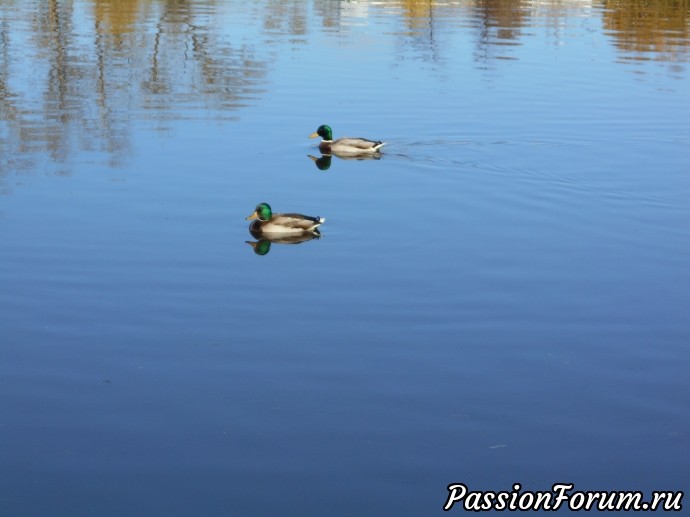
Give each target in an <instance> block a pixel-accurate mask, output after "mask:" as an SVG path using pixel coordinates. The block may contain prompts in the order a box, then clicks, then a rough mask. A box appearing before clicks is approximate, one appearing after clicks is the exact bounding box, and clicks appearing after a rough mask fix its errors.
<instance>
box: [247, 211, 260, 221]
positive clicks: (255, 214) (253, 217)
mask: <svg viewBox="0 0 690 517" xmlns="http://www.w3.org/2000/svg"><path fill="white" fill-rule="evenodd" d="M257 217H259V213H258V212H257V211H256V210H255V211H254V213H253V214H252V215H250V216H249V217H245V218H244V220H245V221H251V220H252V219H256V218H257Z"/></svg>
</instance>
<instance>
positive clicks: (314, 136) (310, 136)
mask: <svg viewBox="0 0 690 517" xmlns="http://www.w3.org/2000/svg"><path fill="white" fill-rule="evenodd" d="M317 136H319V134H318V133H317V132H314V133H312V134H311V135H309V138H316V137H317Z"/></svg>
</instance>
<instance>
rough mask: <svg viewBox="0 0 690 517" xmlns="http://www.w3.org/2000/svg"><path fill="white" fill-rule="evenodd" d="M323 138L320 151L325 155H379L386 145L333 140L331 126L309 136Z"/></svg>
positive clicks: (347, 139) (369, 141)
mask: <svg viewBox="0 0 690 517" xmlns="http://www.w3.org/2000/svg"><path fill="white" fill-rule="evenodd" d="M317 136H320V137H321V138H322V140H321V143H320V144H319V149H320V150H321V152H322V153H324V154H335V155H338V154H343V155H357V154H374V153H378V152H379V149H381V147H383V146H384V145H386V143H385V142H381V141H376V142H375V141H373V140H367V139H366V138H350V137H345V138H339V139H338V140H333V131H332V130H331V126H327V125H325V124H324V125H323V126H319V129H317V130H316V131H315V132H314V133H312V134H311V135H309V138H316V137H317Z"/></svg>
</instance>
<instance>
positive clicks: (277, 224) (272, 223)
mask: <svg viewBox="0 0 690 517" xmlns="http://www.w3.org/2000/svg"><path fill="white" fill-rule="evenodd" d="M246 219H247V220H248V221H250V220H251V221H252V223H251V224H250V225H249V231H250V232H251V233H252V234H278V233H281V234H301V233H306V232H309V233H316V234H318V233H319V230H318V226H319V225H320V224H323V223H324V222H325V221H326V219H324V218H323V217H311V216H308V215H302V214H294V213H291V214H274V213H273V211H272V210H271V206H270V205H269V204H268V203H259V204H258V205H256V209H254V212H252V214H251V215H250V216H249V217H247V218H246Z"/></svg>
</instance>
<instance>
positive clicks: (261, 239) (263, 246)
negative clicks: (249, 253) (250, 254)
mask: <svg viewBox="0 0 690 517" xmlns="http://www.w3.org/2000/svg"><path fill="white" fill-rule="evenodd" d="M249 233H251V234H252V237H254V238H255V239H257V240H256V241H245V242H246V243H247V244H249V245H250V246H251V247H252V248H253V249H254V253H256V254H257V255H266V254H268V252H269V251H271V244H274V243H275V244H301V243H303V242H307V241H311V240H313V239H319V238H320V237H321V233H320V232H319V231H318V230H313V231H305V232H302V233H300V234H291V235H285V234H280V233H263V232H262V233H259V232H255V231H252V230H251V229H250V230H249Z"/></svg>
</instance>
